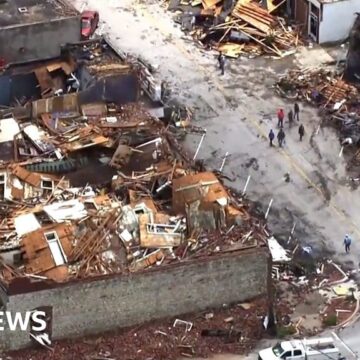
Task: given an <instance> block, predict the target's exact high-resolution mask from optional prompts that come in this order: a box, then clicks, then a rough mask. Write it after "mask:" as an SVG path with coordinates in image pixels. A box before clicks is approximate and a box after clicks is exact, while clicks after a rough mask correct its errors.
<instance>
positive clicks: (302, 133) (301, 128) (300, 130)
mask: <svg viewBox="0 0 360 360" xmlns="http://www.w3.org/2000/svg"><path fill="white" fill-rule="evenodd" d="M304 135H305V128H304V125H303V124H300V126H299V137H300V141H302V138H303V137H304Z"/></svg>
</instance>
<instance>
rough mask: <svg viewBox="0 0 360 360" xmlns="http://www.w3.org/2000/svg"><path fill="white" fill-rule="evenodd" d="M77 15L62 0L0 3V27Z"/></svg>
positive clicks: (6, 0) (28, 0) (7, 1)
mask: <svg viewBox="0 0 360 360" xmlns="http://www.w3.org/2000/svg"><path fill="white" fill-rule="evenodd" d="M3 1H4V0H3ZM77 14H78V13H77V11H76V10H75V8H73V7H72V6H71V5H69V4H67V3H66V2H65V1H62V0H5V1H4V2H0V27H8V26H16V25H23V24H31V23H37V22H44V21H48V20H53V19H59V18H62V17H68V16H75V15H77Z"/></svg>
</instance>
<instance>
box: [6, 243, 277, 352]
mask: <svg viewBox="0 0 360 360" xmlns="http://www.w3.org/2000/svg"><path fill="white" fill-rule="evenodd" d="M270 269H271V264H270V257H269V254H268V251H267V249H265V248H262V249H253V250H248V251H242V252H238V253H235V254H231V255H228V256H223V255H221V256H217V257H213V258H208V259H205V260H197V261H192V262H190V261H188V262H185V263H182V264H175V265H172V266H168V267H163V268H161V269H160V268H157V269H154V270H149V271H145V272H143V273H135V274H131V275H123V276H115V277H111V278H110V277H107V278H105V279H101V280H96V281H87V282H82V283H75V284H67V285H63V286H61V287H57V288H54V289H47V290H41V291H37V292H29V293H25V294H18V295H11V296H9V301H8V303H7V305H6V310H8V311H12V312H14V311H21V312H24V311H27V310H30V309H35V308H37V307H39V306H52V307H53V309H52V311H53V318H52V334H53V338H54V339H60V338H66V337H73V336H82V335H85V334H93V333H100V332H104V331H106V330H111V329H115V328H119V327H126V326H131V325H135V324H139V323H143V322H145V321H149V320H153V319H160V318H164V317H172V316H179V315H181V314H184V313H189V312H190V313H191V312H196V311H199V310H204V309H206V308H216V307H220V306H222V304H224V303H227V304H230V303H235V302H241V301H245V300H249V299H251V298H254V297H256V296H259V295H264V294H267V292H268V287H269V286H270V281H271V276H270V275H271V274H270V271H269V270H270ZM0 344H3V346H4V348H6V349H18V348H21V347H24V346H27V345H29V334H28V333H27V332H21V331H19V332H8V331H5V332H1V333H0Z"/></svg>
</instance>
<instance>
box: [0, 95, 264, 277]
mask: <svg viewBox="0 0 360 360" xmlns="http://www.w3.org/2000/svg"><path fill="white" fill-rule="evenodd" d="M40 101H41V100H40ZM129 109H130V110H131V111H129ZM100 110H101V111H100ZM90 113H91V115H90ZM82 114H87V116H86V117H85V118H84V115H82ZM95 114H96V115H95ZM110 115H111V116H110ZM95 124H96V125H95ZM0 126H1V128H2V129H3V131H4V134H6V136H7V137H8V138H7V139H6V141H5V142H3V143H2V145H7V146H10V147H11V148H12V149H13V155H14V157H15V158H16V159H17V160H14V159H9V161H7V162H5V161H4V162H3V164H2V166H1V169H0V176H1V177H0V179H2V182H1V185H2V187H1V191H2V192H1V197H2V203H1V215H2V216H1V217H2V221H1V223H0V252H11V254H12V257H11V259H10V261H7V262H6V261H3V267H2V279H3V280H4V281H5V282H9V281H11V280H12V279H13V278H14V276H15V277H16V276H19V275H20V276H30V277H31V276H40V277H43V278H48V279H52V280H55V281H66V280H68V279H69V278H71V277H86V276H92V275H102V274H109V273H114V272H117V273H123V272H128V271H131V272H132V271H138V270H141V269H145V268H149V267H151V266H159V265H161V264H167V263H170V262H173V261H179V260H182V259H184V258H185V257H188V256H194V254H195V253H197V254H198V255H197V256H201V255H204V256H209V255H211V254H212V253H214V252H215V253H216V252H219V251H235V250H239V249H241V248H249V247H256V246H263V245H265V244H266V234H265V232H264V224H263V223H261V221H259V220H256V219H253V218H252V217H251V216H250V214H249V212H248V210H247V205H246V204H245V203H244V202H243V200H242V199H241V198H240V197H239V198H234V197H233V195H232V194H230V193H229V192H228V191H227V190H226V189H225V188H224V186H223V185H222V183H221V181H220V180H219V178H218V177H217V176H216V175H215V174H214V173H212V172H206V171H205V172H204V171H203V172H201V171H200V172H199V171H197V170H196V168H195V167H194V166H193V164H192V163H190V162H189V160H188V158H187V156H186V154H184V153H182V152H179V149H181V147H180V146H179V144H178V145H176V144H177V142H176V139H175V138H174V136H173V134H172V133H171V132H170V131H169V130H168V127H167V126H166V125H165V124H164V123H163V122H161V121H160V120H159V119H156V118H154V117H152V116H151V115H150V114H147V113H146V111H145V110H144V109H141V107H140V105H139V104H129V105H124V106H123V107H121V108H119V109H116V107H114V106H113V105H107V104H98V105H96V106H95V104H94V105H92V106H91V111H90V106H89V105H85V106H82V107H81V114H71V116H69V115H67V116H65V115H61V114H59V113H56V114H55V113H48V112H46V113H41V114H39V117H38V119H36V121H28V120H22V121H19V120H16V119H14V118H7V119H3V120H0ZM236 224H241V225H236ZM229 228H231V231H229V232H228V233H227V234H226V236H224V237H223V238H222V237H221V234H220V233H219V231H223V230H226V229H229ZM245 235H246V236H245ZM244 236H245V237H244ZM204 248H206V251H203V249H204Z"/></svg>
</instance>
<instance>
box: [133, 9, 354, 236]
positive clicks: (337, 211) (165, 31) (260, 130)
mask: <svg viewBox="0 0 360 360" xmlns="http://www.w3.org/2000/svg"><path fill="white" fill-rule="evenodd" d="M134 9H135V10H140V11H141V12H142V15H143V16H144V18H145V19H147V20H148V21H149V22H150V23H151V24H152V25H153V26H154V27H156V28H157V29H159V31H160V32H161V33H162V34H163V35H164V36H166V37H167V36H169V35H172V34H171V31H169V30H168V29H167V28H166V26H165V25H164V24H163V23H161V22H160V21H159V19H155V18H154V16H153V15H152V14H151V13H150V12H149V11H148V10H147V9H146V8H144V7H143V6H139V5H135V6H134ZM172 40H173V44H174V46H175V47H176V48H177V49H178V50H179V51H180V52H182V53H183V54H184V55H185V56H186V57H187V58H188V59H190V60H191V61H192V62H193V63H194V65H195V66H196V67H197V68H199V69H200V70H201V71H202V72H203V73H204V74H205V75H206V76H210V77H211V80H212V81H213V82H214V86H215V87H217V89H218V90H219V91H220V92H221V94H222V95H223V96H224V97H225V101H227V102H228V100H226V98H227V97H228V96H229V95H228V94H227V93H226V90H225V88H224V86H223V85H221V84H220V82H219V81H218V80H217V78H215V77H213V76H212V75H210V74H209V70H208V68H206V67H205V66H203V65H201V64H199V63H198V62H197V59H196V58H195V57H194V56H193V55H192V54H191V52H190V51H189V50H188V49H186V47H185V46H184V45H183V44H182V43H181V42H180V40H179V39H176V38H172ZM249 120H250V122H251V124H252V125H253V127H255V128H256V129H257V130H258V133H259V135H260V136H261V137H262V138H264V139H267V133H266V132H265V130H264V129H263V128H262V127H261V126H260V125H259V124H258V123H257V121H256V120H254V119H253V118H250V119H249ZM278 151H279V152H280V154H282V155H283V157H284V158H285V160H286V161H287V162H288V163H289V164H290V165H291V167H292V168H294V170H295V171H296V172H297V173H298V174H299V175H300V177H301V178H303V180H305V182H307V183H308V184H309V185H310V186H311V187H312V188H313V189H315V190H316V191H317V192H318V193H319V194H320V195H321V197H322V198H323V200H325V201H326V196H325V194H324V192H323V190H322V189H321V188H320V187H319V186H318V185H316V184H315V183H314V182H313V181H312V180H311V179H310V178H309V176H308V175H307V174H306V172H305V171H304V170H303V169H302V167H301V166H300V165H298V164H297V163H296V161H295V160H294V159H293V158H291V156H290V155H289V154H288V153H287V152H286V151H285V150H284V149H278ZM328 207H329V209H331V210H332V211H333V212H334V213H335V214H336V215H337V216H338V217H339V219H340V220H341V221H344V222H346V223H347V224H348V225H350V226H351V227H352V228H353V230H354V232H355V233H356V234H357V235H358V236H359V237H360V229H359V227H358V225H357V224H355V223H354V222H353V221H352V220H350V219H349V217H347V216H345V214H344V213H343V211H342V210H341V209H340V208H339V207H338V206H337V205H336V204H334V203H333V202H331V201H330V202H329V203H328Z"/></svg>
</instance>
